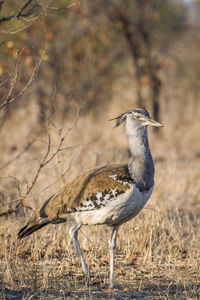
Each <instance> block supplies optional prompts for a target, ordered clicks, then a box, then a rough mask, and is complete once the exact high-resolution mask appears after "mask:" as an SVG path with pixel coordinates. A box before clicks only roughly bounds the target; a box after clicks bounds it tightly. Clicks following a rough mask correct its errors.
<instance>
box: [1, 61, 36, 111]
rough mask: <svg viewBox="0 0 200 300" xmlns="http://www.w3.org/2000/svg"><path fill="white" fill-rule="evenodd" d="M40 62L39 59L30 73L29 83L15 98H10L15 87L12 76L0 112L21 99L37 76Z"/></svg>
mask: <svg viewBox="0 0 200 300" xmlns="http://www.w3.org/2000/svg"><path fill="white" fill-rule="evenodd" d="M41 62H42V58H40V59H39V61H38V63H37V64H36V66H35V68H34V69H33V72H32V73H31V76H30V78H29V81H28V82H27V84H26V86H25V87H24V88H23V89H22V90H21V91H20V92H19V93H18V94H17V95H16V96H13V97H12V92H13V89H14V87H15V84H16V82H15V81H16V79H17V78H16V76H15V75H14V78H13V80H12V82H11V87H10V90H9V93H8V96H7V98H6V100H5V101H4V102H3V103H2V104H1V105H0V110H1V109H3V108H4V107H6V106H7V105H8V104H10V103H12V102H14V101H15V100H16V99H18V98H19V97H21V96H22V95H23V94H24V93H25V91H26V90H27V89H28V88H29V86H30V85H31V84H32V83H33V82H34V80H35V78H36V76H37V74H38V70H39V67H40V65H41Z"/></svg>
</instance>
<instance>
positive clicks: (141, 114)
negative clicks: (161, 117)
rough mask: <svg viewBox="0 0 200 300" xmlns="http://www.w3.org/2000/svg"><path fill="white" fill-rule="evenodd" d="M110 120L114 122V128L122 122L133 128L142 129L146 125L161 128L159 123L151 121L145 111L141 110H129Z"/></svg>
mask: <svg viewBox="0 0 200 300" xmlns="http://www.w3.org/2000/svg"><path fill="white" fill-rule="evenodd" d="M111 120H116V123H115V127H118V126H120V125H121V124H122V123H123V122H124V121H126V123H128V124H129V125H131V127H135V128H142V127H146V126H148V125H151V126H156V127H161V126H163V125H162V124H160V123H159V122H157V121H155V120H153V119H152V118H151V117H150V115H149V113H148V112H147V111H146V110H145V109H141V108H137V109H131V110H129V111H127V112H125V113H123V114H121V115H119V116H118V117H116V118H113V119H111Z"/></svg>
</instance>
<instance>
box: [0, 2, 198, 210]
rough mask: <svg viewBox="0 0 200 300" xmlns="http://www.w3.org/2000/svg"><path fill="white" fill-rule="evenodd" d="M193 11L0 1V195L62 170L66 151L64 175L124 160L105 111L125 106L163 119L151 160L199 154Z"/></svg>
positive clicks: (20, 193) (159, 5)
mask: <svg viewBox="0 0 200 300" xmlns="http://www.w3.org/2000/svg"><path fill="white" fill-rule="evenodd" d="M199 16H200V1H198V0H194V1H178V0H177V1H175V0H174V1H173V0H162V1H158V0H145V1H142V0H139V1H137V0H135V1H133V0H115V1H114V0H113V1H103V0H98V1H66V0H65V1H64V0H59V1H52V0H51V1H47V0H46V1H31V0H29V1H24V0H20V1H14V2H12V5H10V2H9V1H0V30H1V36H0V38H1V41H0V49H1V51H0V108H1V110H0V140H1V143H0V170H1V180H0V187H1V190H2V191H1V201H2V203H4V202H5V203H7V202H9V201H10V200H12V199H14V200H12V201H15V200H16V199H22V198H26V196H27V195H28V194H29V196H30V194H31V192H32V191H33V190H34V189H35V186H36V185H37V183H39V182H40V181H42V180H43V181H42V185H43V187H46V186H47V185H48V184H49V181H50V182H51V183H53V181H54V179H55V178H57V177H58V174H57V173H56V172H58V173H59V176H61V177H62V175H63V173H65V169H68V167H69V162H71V161H72V157H73V155H74V153H75V156H76V158H75V161H74V162H73V168H71V167H69V168H70V172H71V173H70V174H68V176H74V175H76V174H78V173H80V172H81V171H84V170H85V169H88V168H89V167H94V166H95V165H98V164H102V163H104V164H105V163H112V162H120V161H121V160H124V159H128V151H127V149H128V145H127V142H126V138H125V137H124V131H123V130H124V129H122V130H121V129H119V130H118V131H113V128H112V127H113V124H111V123H110V122H108V119H110V118H112V117H115V116H116V115H117V114H119V113H121V112H124V111H125V110H128V109H130V108H136V107H144V108H146V109H147V110H148V111H149V112H150V114H151V115H152V117H153V118H154V119H156V120H158V121H160V122H162V123H163V125H164V128H162V129H159V130H157V131H154V132H152V133H151V134H152V137H151V138H150V140H151V144H152V145H151V147H152V149H153V153H154V157H155V158H156V159H157V160H164V159H175V160H177V159H178V160H181V159H182V160H184V159H186V158H187V159H188V160H192V159H194V160H197V161H199V157H200V152H199V146H200V145H199V129H200V127H199V117H200V110H199V107H200V84H199V80H200V51H199V49H200V18H199ZM72 129H73V130H72ZM60 143H61V145H60ZM59 145H60V148H59ZM56 151H57V152H56ZM66 151H67V153H66ZM47 152H48V153H47ZM45 155H46V156H47V157H48V158H47V157H46V162H47V165H48V166H47V168H46V166H43V164H44V162H43V163H41V161H43V160H45V157H44V156H45ZM52 155H53V157H52V158H51V156H52ZM50 158H51V159H50ZM66 158H67V159H66ZM49 159H50V161H48V160H49ZM65 160H66V161H67V162H66V166H65V167H63V165H65ZM61 162H62V164H61ZM41 165H42V166H41ZM49 168H50V171H49ZM57 169H59V171H58V170H57ZM45 170H46V173H45ZM55 170H57V171H55ZM43 172H44V173H45V175H44V174H43ZM51 177H52V178H51ZM53 178H54V179H53ZM62 180H64V182H66V178H64V179H63V177H62ZM32 184H33V187H31V186H32ZM60 185H61V183H60V182H59V184H58V187H59V186H60ZM55 187H56V184H55V185H54V187H53V189H55ZM50 190H51V189H50ZM37 197H38V196H37ZM12 201H11V202H12ZM20 201H22V200H20ZM11 202H10V203H11ZM12 205H13V203H12ZM12 205H11V206H12ZM32 206H33V204H32ZM2 210H3V211H4V209H2Z"/></svg>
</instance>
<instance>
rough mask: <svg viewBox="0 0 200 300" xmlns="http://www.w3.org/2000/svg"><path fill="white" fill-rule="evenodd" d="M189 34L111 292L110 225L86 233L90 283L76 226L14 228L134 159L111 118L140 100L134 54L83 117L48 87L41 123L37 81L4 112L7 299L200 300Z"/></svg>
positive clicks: (169, 75) (199, 171)
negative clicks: (76, 245) (53, 199)
mask: <svg viewBox="0 0 200 300" xmlns="http://www.w3.org/2000/svg"><path fill="white" fill-rule="evenodd" d="M192 41H194V38H193V37H191V34H185V35H184V36H183V37H182V39H181V41H177V43H175V44H174V46H173V47H171V48H170V51H169V53H168V58H167V67H166V68H165V69H164V70H163V71H162V72H161V75H160V76H161V78H162V82H163V84H162V90H161V96H160V99H161V108H160V110H161V115H160V116H161V122H162V123H163V124H164V127H163V128H162V129H160V131H159V132H158V133H155V132H153V131H152V130H151V129H150V130H149V139H150V145H151V149H152V155H153V157H154V161H155V168H156V175H155V190H154V192H153V195H152V197H151V199H150V200H149V202H148V203H147V206H146V208H145V209H144V210H143V211H142V213H141V214H140V215H139V216H138V217H136V218H135V219H134V220H132V221H130V222H128V223H126V224H124V225H122V226H121V227H120V230H119V236H118V241H117V250H116V271H115V277H116V288H115V289H114V290H108V278H109V253H108V246H107V239H108V236H109V228H107V227H104V226H99V227H85V228H82V229H81V230H80V234H79V239H80V244H81V246H82V249H83V251H84V255H85V257H86V261H87V263H88V265H89V267H90V274H91V275H90V286H89V287H85V286H84V281H83V272H82V269H81V265H80V262H79V259H78V257H77V255H76V253H75V250H74V249H73V245H72V244H71V241H70V240H69V234H68V229H69V226H70V224H68V223H66V224H60V225H52V226H48V227H45V228H44V229H42V230H40V231H39V232H37V233H35V234H33V235H32V236H30V237H29V238H26V239H24V240H17V239H16V234H17V232H18V230H19V229H20V228H21V226H23V224H24V223H25V222H26V220H27V218H28V216H29V215H30V214H31V213H32V209H34V208H35V207H36V206H38V204H39V203H41V202H43V201H44V200H45V199H47V197H48V196H50V195H51V194H52V193H54V192H56V191H57V190H59V189H60V188H61V187H62V186H63V185H64V184H65V183H66V182H68V181H70V180H71V179H72V178H74V177H75V176H76V175H77V174H80V173H82V172H84V171H86V170H88V169H90V168H93V167H95V166H98V165H102V164H108V163H120V162H124V161H128V160H129V159H130V158H129V152H128V145H127V140H126V137H125V134H124V128H123V127H122V128H119V129H117V130H115V129H113V124H112V123H111V122H108V119H110V118H112V117H114V116H116V115H117V114H118V113H121V112H123V111H125V110H128V109H130V108H132V107H135V106H136V103H137V95H136V82H134V80H133V78H134V75H133V73H132V72H133V71H132V64H131V62H130V58H128V59H127V61H126V72H124V73H123V74H122V76H121V77H120V78H117V79H115V80H113V82H112V98H111V99H110V101H109V103H108V104H107V105H106V104H105V103H104V105H103V106H101V107H100V108H98V109H94V110H93V111H92V112H91V111H90V110H88V112H87V113H85V114H82V113H81V111H80V112H79V107H80V105H77V102H76V101H74V102H73V101H71V100H70V102H69V104H68V107H67V110H66V111H65V116H64V117H63V113H62V109H60V108H59V105H60V107H62V105H61V103H62V101H63V98H62V97H61V96H60V95H59V94H58V95H56V93H55V95H54V94H51V93H52V89H51V87H49V95H51V96H49V99H48V101H50V102H51V103H52V107H53V109H52V112H51V114H50V115H49V116H48V115H47V116H46V117H45V118H46V119H45V122H41V118H40V117H41V107H40V106H39V105H38V99H37V96H38V94H36V93H35V90H34V87H32V86H30V87H29V88H28V89H27V91H26V93H25V95H22V96H23V97H22V98H21V99H20V101H22V104H21V105H19V106H17V105H16V106H13V108H12V109H10V110H9V109H8V112H7V114H6V117H5V112H4V111H3V110H2V111H1V131H0V140H1V144H0V171H1V175H0V205H1V206H0V214H1V218H0V299H188V300H189V299H199V298H200V266H199V263H200V261H199V258H200V253H199V252H200V204H199V203H200V202H199V201H200V196H199V195H200V185H199V177H200V152H199V149H200V140H199V130H200V128H199V119H200V109H199V108H200V93H199V87H198V79H197V72H198V70H196V66H197V64H198V66H200V58H199V50H198V49H199V46H198V45H199V44H200V42H199V36H198V39H197V40H196V39H195V43H194V44H193V47H192V48H190V49H189V48H188V49H187V48H186V47H185V46H183V45H185V44H186V43H187V44H189V43H190V42H191V43H192ZM180 50H181V51H180ZM180 52H181V54H180ZM127 66H128V67H127ZM197 69H198V68H197ZM187 74H189V76H187ZM37 84H41V82H39V83H37ZM41 86H44V85H43V84H41ZM45 89H46V90H47V91H48V88H47V87H46V86H45ZM40 96H41V95H40ZM27 97H28V105H27V103H26V101H27V99H26V98H27ZM56 97H57V98H58V99H57V100H59V101H60V102H61V103H60V102H59V101H57V102H56V101H55V99H54V98H56ZM59 97H60V98H59ZM50 98H51V99H50ZM16 101H17V100H16ZM14 105H15V103H14Z"/></svg>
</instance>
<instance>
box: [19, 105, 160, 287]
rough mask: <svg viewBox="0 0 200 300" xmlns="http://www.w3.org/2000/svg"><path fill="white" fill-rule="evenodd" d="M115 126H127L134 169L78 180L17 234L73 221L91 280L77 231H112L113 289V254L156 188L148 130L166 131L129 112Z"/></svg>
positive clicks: (115, 168)
mask: <svg viewBox="0 0 200 300" xmlns="http://www.w3.org/2000/svg"><path fill="white" fill-rule="evenodd" d="M112 120H115V121H116V124H115V127H118V126H119V125H121V124H122V123H123V122H125V123H126V134H127V137H128V141H129V145H130V151H131V155H132V159H131V161H130V163H128V164H114V165H107V166H101V167H99V168H96V169H94V170H91V171H89V172H86V173H84V174H82V175H79V176H78V177H77V178H75V179H74V180H73V181H72V182H70V183H68V184H67V185H66V186H64V187H63V188H62V189H61V190H60V191H59V192H57V193H56V194H54V195H52V196H51V197H50V198H49V199H48V200H46V201H45V202H44V203H43V204H42V205H41V207H39V209H37V210H36V211H35V212H34V214H33V215H32V217H31V218H30V220H29V221H28V222H27V224H26V226H25V227H23V228H22V229H21V230H20V231H19V233H18V238H19V239H21V238H24V237H26V236H27V235H29V234H31V233H33V232H34V231H36V230H38V229H40V228H42V227H44V226H46V225H47V224H50V223H51V224H58V223H61V222H65V221H67V220H72V221H74V223H75V225H74V226H73V227H72V228H71V229H70V235H71V237H72V239H73V242H74V245H75V248H76V251H77V253H78V256H79V258H80V261H81V264H82V267H83V271H84V274H85V277H86V279H87V278H88V276H89V272H88V267H87V265H86V263H85V260H84V257H83V254H82V251H81V248H80V245H79V242H78V230H79V229H80V228H81V226H82V225H98V224H106V225H108V226H110V227H111V229H112V230H111V237H110V241H109V249H110V287H113V286H114V253H115V248H116V239H117V232H118V229H119V226H120V225H121V224H123V223H124V222H127V221H129V220H131V219H132V218H134V217H135V216H137V215H138V213H139V212H140V211H141V210H142V208H143V207H144V205H145V204H146V202H147V201H148V199H149V197H150V195H151V193H152V191H153V187H154V164H153V159H152V156H151V152H150V148H149V142H148V137H147V126H148V125H152V126H157V127H160V126H162V125H161V124H160V123H158V122H156V121H154V120H153V119H152V118H151V117H150V116H149V113H148V112H147V111H146V110H144V109H133V110H129V111H127V112H125V113H123V114H121V115H120V116H118V117H116V118H114V119H112Z"/></svg>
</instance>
